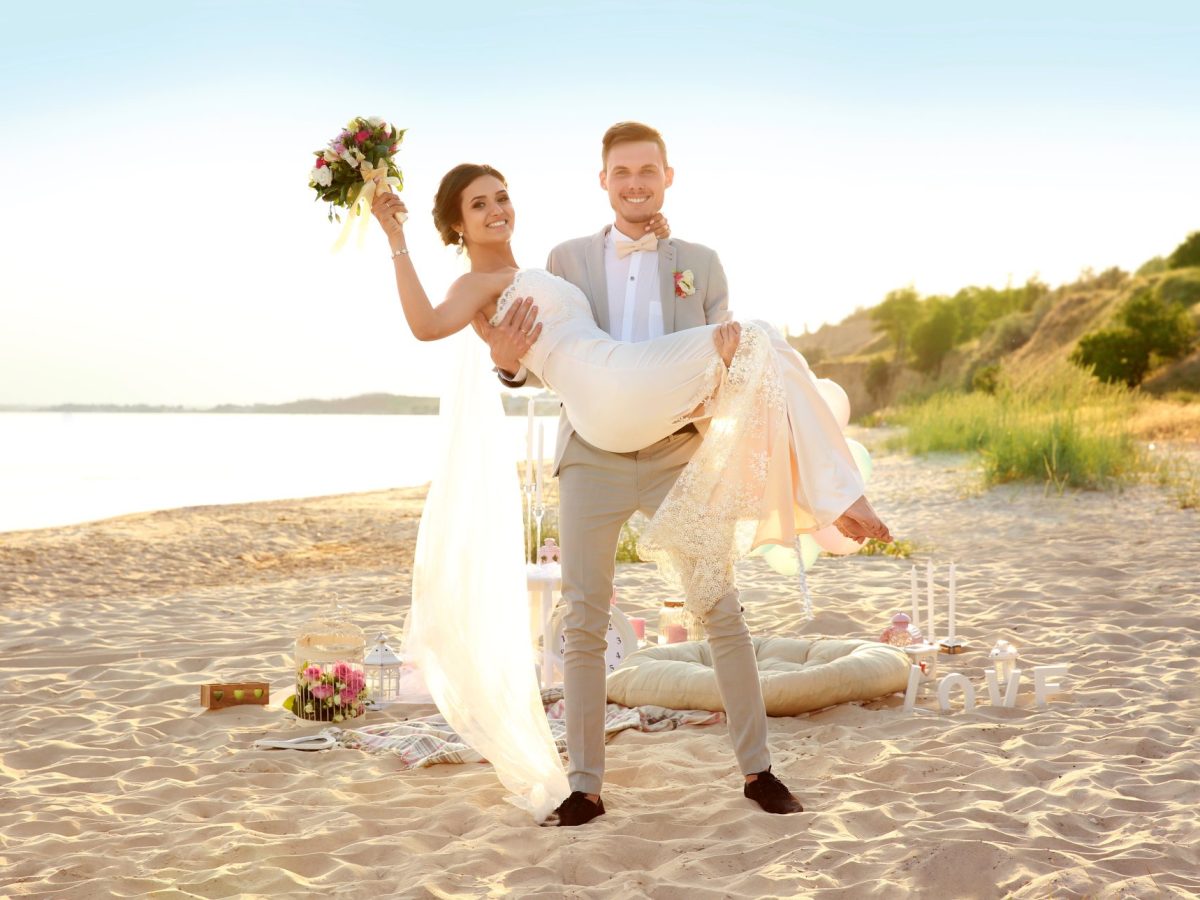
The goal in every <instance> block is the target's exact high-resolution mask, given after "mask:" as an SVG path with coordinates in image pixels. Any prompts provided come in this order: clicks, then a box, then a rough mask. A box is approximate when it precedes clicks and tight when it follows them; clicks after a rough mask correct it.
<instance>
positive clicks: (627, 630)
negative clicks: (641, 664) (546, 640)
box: [558, 612, 637, 672]
mask: <svg viewBox="0 0 1200 900" xmlns="http://www.w3.org/2000/svg"><path fill="white" fill-rule="evenodd" d="M618 616H620V618H618ZM622 626H624V627H622ZM632 634H633V628H632V627H631V626H630V625H629V622H628V620H627V619H625V617H624V616H622V615H621V614H620V612H617V613H615V614H614V615H613V617H612V618H610V619H609V620H608V631H607V633H606V634H605V636H604V637H605V641H606V642H607V644H608V646H607V647H606V648H605V650H604V665H605V668H606V671H608V672H615V671H616V670H617V666H619V665H620V664H621V660H623V659H624V658H625V657H626V656H627V655H628V654H629V653H632V652H633V651H634V650H636V649H637V642H636V640H635V641H634V642H633V643H632V645H631V644H630V636H631V635H632ZM631 646H632V649H630V647H631ZM566 655H567V635H566V632H564V631H563V627H562V624H561V622H560V623H559V626H558V656H559V659H565V658H566Z"/></svg>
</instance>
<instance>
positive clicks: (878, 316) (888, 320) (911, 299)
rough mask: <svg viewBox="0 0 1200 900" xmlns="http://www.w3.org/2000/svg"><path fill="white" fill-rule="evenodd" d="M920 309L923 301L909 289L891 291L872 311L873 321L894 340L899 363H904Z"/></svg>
mask: <svg viewBox="0 0 1200 900" xmlns="http://www.w3.org/2000/svg"><path fill="white" fill-rule="evenodd" d="M920 308H921V301H920V299H919V298H918V296H917V292H916V291H915V290H913V289H912V288H911V287H907V288H900V289H898V290H895V291H890V292H889V293H888V295H887V296H886V297H884V298H883V302H882V303H880V304H879V305H878V306H876V307H874V308H873V309H872V310H871V321H872V322H874V323H875V324H877V325H878V326H879V328H880V330H882V331H883V332H884V334H886V335H887V336H888V337H890V338H891V339H892V344H893V346H895V348H896V362H897V363H901V362H903V361H904V355H905V353H906V351H907V349H908V336H909V334H910V332H911V331H912V327H913V323H914V322H915V321H916V320H917V313H918V312H919V310H920Z"/></svg>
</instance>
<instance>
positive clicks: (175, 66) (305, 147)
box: [0, 0, 1200, 406]
mask: <svg viewBox="0 0 1200 900" xmlns="http://www.w3.org/2000/svg"><path fill="white" fill-rule="evenodd" d="M974 9H977V7H973V6H972V5H970V4H967V5H964V4H950V3H922V4H893V3H882V2H880V3H860V4H855V5H854V9H853V10H849V9H840V8H838V7H835V6H830V5H826V4H799V3H774V4H772V3H738V4H732V3H729V4H719V3H695V2H690V3H682V2H667V3H653V4H651V3H645V2H642V3H636V4H635V3H628V2H623V0H622V2H608V3H603V4H590V3H589V4H582V3H581V4H560V3H547V2H542V3H529V2H519V0H517V2H510V3H493V4H474V3H463V2H457V3H450V4H404V3H387V4H385V3H376V2H359V3H340V4H335V3H325V4H316V3H309V2H286V3H285V2H256V3H233V2H206V3H156V4H149V3H146V4H143V3H120V2H118V3H109V4H82V3H75V4H71V3H67V4H37V5H29V4H20V5H19V7H15V8H14V9H12V10H7V11H6V22H5V27H4V29H3V34H2V35H0V73H2V74H3V78H2V79H0V134H2V136H3V141H0V159H2V161H3V167H2V171H3V172H4V174H5V176H6V177H5V184H4V188H3V191H2V197H3V200H2V201H0V202H2V203H3V204H4V209H3V215H2V216H0V247H2V248H3V249H2V250H0V255H2V265H0V316H2V325H0V403H3V404H51V403H62V402H84V403H100V402H116V403H154V404H184V405H199V406H204V405H211V404H216V403H224V402H232V403H247V402H255V401H262V402H281V401H287V400H292V399H296V398H300V397H344V396H349V395H353V394H358V393H365V392H373V391H388V392H392V393H407V394H436V393H437V392H438V390H439V388H440V383H441V380H442V375H443V368H444V366H443V360H444V359H445V357H446V352H445V350H444V349H443V348H441V347H439V345H437V344H420V343H419V342H417V341H416V340H414V339H413V338H412V336H411V335H410V334H409V333H408V331H407V329H406V327H405V324H404V321H403V318H402V316H401V314H400V309H399V304H398V301H397V299H396V296H395V288H394V285H393V280H392V264H391V263H390V262H389V261H388V258H387V252H386V249H387V248H386V242H385V240H384V237H383V235H382V233H381V232H380V231H379V229H378V227H377V226H376V224H375V223H374V222H373V221H372V222H371V231H370V232H369V234H368V239H367V242H366V246H365V249H363V250H359V249H357V247H355V246H354V245H353V244H352V245H351V246H350V247H349V248H348V249H347V250H345V251H343V252H342V253H340V254H337V255H333V254H331V253H330V246H331V244H332V243H333V240H334V238H335V236H336V228H335V227H334V226H333V225H330V224H329V223H327V222H326V220H325V213H326V210H325V208H324V207H323V206H322V205H320V204H318V203H316V202H314V200H313V197H312V194H311V191H310V190H309V189H308V187H307V185H306V181H307V173H308V169H309V166H310V163H311V151H313V150H315V149H317V148H318V147H320V146H321V145H323V144H324V143H325V141H326V140H327V139H328V138H330V137H331V136H333V135H334V134H335V133H336V132H337V131H338V130H339V129H340V127H341V126H342V125H343V124H344V123H345V121H346V120H347V119H349V118H350V117H352V116H355V115H365V116H382V117H384V118H386V119H387V120H389V121H391V122H394V123H396V124H397V125H399V126H400V127H403V128H407V129H409V131H408V136H407V138H406V140H405V143H404V146H403V149H402V150H401V152H400V154H399V157H398V161H399V163H400V165H401V167H402V168H403V170H404V174H405V179H406V187H405V190H404V193H403V198H404V199H405V201H406V202H407V203H408V204H409V206H410V208H411V209H412V210H413V216H412V219H411V222H410V225H409V229H408V233H409V246H410V248H411V251H412V256H413V259H414V261H415V262H416V265H417V269H418V271H419V272H420V273H421V274H422V276H423V278H424V281H425V285H426V288H427V289H428V291H429V293H430V294H431V296H435V297H440V295H441V292H442V291H443V290H444V288H445V287H446V285H447V284H448V283H449V281H450V280H451V279H452V278H453V277H454V276H455V274H456V273H457V271H458V270H459V269H458V267H459V263H458V261H457V260H456V258H455V256H454V254H453V252H452V251H451V250H449V249H446V248H442V247H441V246H440V245H439V243H438V241H437V236H436V234H435V232H434V229H433V227H432V225H431V220H430V217H429V209H430V207H431V206H432V197H433V192H434V189H435V188H436V185H437V182H438V180H439V179H440V177H441V175H442V174H443V173H444V172H445V171H446V170H447V169H448V168H450V167H451V166H452V165H454V164H456V163H459V162H463V161H477V162H488V163H490V164H492V165H494V166H496V167H497V168H499V169H500V170H501V171H503V172H504V173H505V175H506V176H507V177H508V180H509V185H510V188H511V192H512V197H513V200H514V203H515V205H516V210H517V223H516V238H515V250H516V255H517V259H518V261H519V262H520V263H521V264H522V265H530V266H540V265H543V264H544V262H545V258H546V253H547V251H548V250H549V249H550V248H551V247H552V246H553V245H554V244H556V243H558V242H559V241H562V240H565V239H567V238H570V237H576V236H579V235H583V234H589V233H592V232H595V231H598V230H599V229H600V228H601V227H603V226H604V225H605V224H606V223H607V222H609V221H611V210H610V209H609V207H608V204H607V198H606V195H605V193H604V192H603V191H602V190H601V188H600V186H599V184H598V178H597V175H598V171H599V168H600V158H599V148H600V136H601V135H602V133H603V132H604V130H605V129H606V128H607V127H608V126H609V125H611V124H612V123H613V122H616V121H618V120H622V119H637V120H641V121H645V122H647V123H650V124H652V125H654V126H655V127H657V128H659V129H660V130H661V131H662V132H663V134H664V136H665V138H666V140H667V145H668V148H669V152H670V162H671V164H672V165H673V166H674V167H675V183H674V186H673V187H672V188H671V189H670V190H669V191H668V193H667V201H666V205H665V212H666V214H667V216H668V217H669V219H670V222H671V225H672V228H673V231H674V233H675V235H676V236H678V237H680V238H683V239H686V240H691V241H696V242H699V243H703V244H707V245H709V246H711V247H713V248H714V249H716V250H717V252H718V253H719V254H720V257H721V259H722V261H723V262H724V265H725V268H726V271H727V273H728V276H729V282H730V287H731V308H732V310H733V311H734V313H735V315H737V316H740V317H747V318H763V319H768V320H770V321H773V322H775V323H777V324H779V325H781V326H787V327H788V328H789V329H791V330H792V331H793V332H798V331H802V330H803V329H804V328H805V327H806V326H807V327H809V328H816V327H817V326H819V325H820V324H821V323H823V322H832V321H838V320H840V319H841V318H843V317H844V316H845V315H846V314H848V313H850V312H851V311H853V310H854V309H855V308H856V307H859V306H864V305H871V304H874V303H876V302H878V301H879V300H880V299H882V297H883V295H884V294H885V293H886V292H887V291H888V290H890V289H892V288H896V287H899V286H903V285H906V284H909V283H911V284H913V285H915V287H916V288H917V289H918V290H919V291H920V292H922V293H926V294H927V293H934V292H952V291H954V290H956V289H958V288H959V287H962V286H964V285H967V284H992V285H1003V284H1004V283H1005V282H1006V281H1008V280H1010V279H1011V280H1012V281H1014V282H1023V281H1024V280H1025V279H1027V278H1028V277H1030V276H1031V275H1034V274H1039V275H1040V277H1041V278H1042V279H1043V280H1044V281H1047V282H1049V283H1051V284H1055V283H1059V282H1062V281H1066V280H1070V279H1072V278H1074V277H1075V276H1076V275H1077V274H1078V273H1079V271H1080V270H1081V269H1083V268H1084V267H1094V268H1096V269H1100V268H1107V267H1108V266H1112V265H1118V266H1121V267H1122V268H1125V269H1134V268H1136V267H1137V266H1138V265H1140V264H1141V263H1142V262H1144V261H1145V260H1147V259H1148V258H1150V257H1152V256H1155V255H1158V254H1166V253H1169V252H1170V251H1171V250H1172V249H1173V248H1174V247H1175V245H1176V244H1178V243H1179V242H1180V241H1181V240H1182V239H1183V238H1184V237H1185V236H1186V235H1187V233H1188V232H1189V231H1194V230H1196V229H1198V228H1200V176H1198V173H1197V167H1196V160H1197V158H1200V53H1198V52H1197V47H1200V6H1197V5H1195V4H1190V3H1187V4H1185V3H1175V4H1161V3H1157V4H1156V3H1140V4H1135V5H1127V4H1108V3H1094V2H1093V3H1061V4H1033V3H1014V4H1006V5H1004V7H1003V9H999V8H996V9H993V10H992V11H991V12H989V13H988V14H987V15H984V14H983V13H982V12H973V11H972V10H974ZM978 9H981V8H978ZM1048 10H1049V11H1048ZM480 352H481V353H482V352H486V351H485V348H484V347H483V345H482V344H480Z"/></svg>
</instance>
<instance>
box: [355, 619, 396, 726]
mask: <svg viewBox="0 0 1200 900" xmlns="http://www.w3.org/2000/svg"><path fill="white" fill-rule="evenodd" d="M402 665H403V663H401V661H400V657H398V656H397V655H396V654H395V653H394V652H392V648H391V647H389V646H388V643H387V635H386V634H384V633H383V632H382V631H381V632H380V633H379V634H378V635H377V636H376V637H375V646H374V647H372V648H371V650H370V652H368V653H367V656H366V659H364V660H363V669H364V670H365V671H366V673H367V689H368V690H369V691H370V696H371V702H370V703H368V704H367V708H368V709H383V708H384V707H385V706H387V705H388V704H389V703H395V702H396V701H397V700H399V699H400V669H401V666H402Z"/></svg>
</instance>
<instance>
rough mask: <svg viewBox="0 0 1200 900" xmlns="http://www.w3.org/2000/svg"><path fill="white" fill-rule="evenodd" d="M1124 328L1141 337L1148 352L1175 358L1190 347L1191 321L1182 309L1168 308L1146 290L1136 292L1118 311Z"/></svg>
mask: <svg viewBox="0 0 1200 900" xmlns="http://www.w3.org/2000/svg"><path fill="white" fill-rule="evenodd" d="M1121 318H1122V320H1123V321H1124V322H1125V326H1126V327H1127V328H1128V329H1129V330H1130V331H1133V332H1135V333H1136V334H1138V335H1140V336H1141V337H1142V340H1143V341H1145V344H1146V351H1147V352H1148V353H1157V354H1158V355H1159V356H1163V357H1166V358H1167V359H1178V358H1179V357H1181V356H1183V355H1184V354H1185V353H1187V352H1188V350H1190V349H1191V346H1192V332H1193V326H1192V320H1191V319H1190V318H1188V315H1187V313H1186V312H1185V311H1184V309H1183V307H1181V306H1177V305H1176V304H1173V303H1172V304H1170V305H1167V304H1166V303H1163V301H1162V300H1159V299H1158V298H1157V297H1155V296H1154V295H1153V294H1151V293H1150V292H1149V291H1139V292H1138V293H1137V294H1135V295H1134V296H1133V297H1131V298H1130V299H1129V300H1127V301H1126V303H1125V306H1124V308H1123V309H1122V310H1121Z"/></svg>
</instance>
